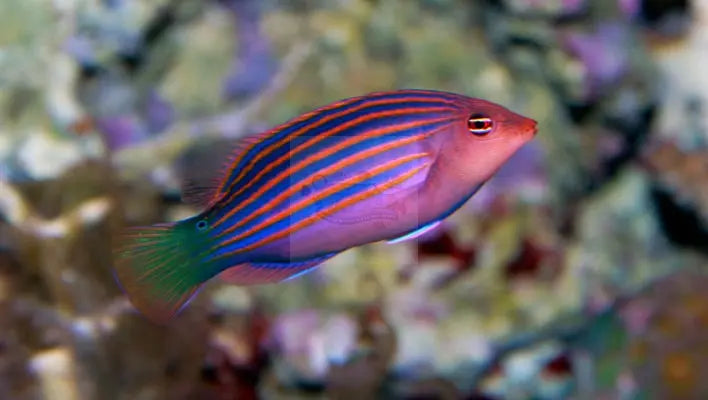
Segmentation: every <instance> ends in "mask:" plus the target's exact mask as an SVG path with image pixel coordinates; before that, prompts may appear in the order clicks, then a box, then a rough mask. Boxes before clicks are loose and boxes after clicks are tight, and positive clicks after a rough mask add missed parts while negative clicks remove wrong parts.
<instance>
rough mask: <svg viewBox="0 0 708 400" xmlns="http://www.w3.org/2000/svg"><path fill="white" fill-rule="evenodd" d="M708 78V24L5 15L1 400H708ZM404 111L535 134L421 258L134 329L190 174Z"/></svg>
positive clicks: (48, 1) (294, 2)
mask: <svg viewBox="0 0 708 400" xmlns="http://www.w3.org/2000/svg"><path fill="white" fill-rule="evenodd" d="M706 68H708V1H705V0H694V1H688V0H592V1H590V0H479V1H464V0H405V1H404V0H385V1H384V0H334V1H325V0H290V1H284V0H219V1H217V0H209V1H207V0H2V2H0V399H49V400H54V399H62V400H74V399H261V398H262V399H325V398H326V399H378V398H381V399H388V398H390V399H705V398H708V338H706V332H708V294H706V287H707V286H708V268H707V267H708V265H707V264H708V147H707V144H708V113H707V111H706V105H707V104H708V103H707V101H708V73H706ZM396 88H427V89H440V90H448V91H453V92H459V93H463V94H466V95H469V96H474V97H481V98H484V99H487V100H491V101H494V102H498V103H501V104H503V105H505V106H507V107H509V108H511V109H512V110H514V111H517V112H520V113H522V114H524V115H526V116H529V117H532V118H534V119H536V120H538V121H539V134H538V136H537V137H536V139H535V140H534V141H533V142H532V143H530V144H528V145H526V146H525V147H524V148H523V149H522V150H521V151H520V152H519V153H518V154H517V155H516V156H515V157H514V158H513V159H512V160H510V161H509V162H508V163H507V164H506V165H505V166H504V167H503V169H502V170H501V171H500V172H499V173H498V174H497V176H496V177H495V178H493V179H492V180H491V181H490V182H489V183H488V184H487V185H486V186H485V187H484V188H483V189H482V190H481V191H480V192H479V193H478V194H477V195H476V196H475V197H474V198H473V199H472V200H471V201H470V202H468V203H467V204H466V205H465V206H464V207H463V208H462V209H461V210H460V211H458V212H457V213H455V214H454V215H453V216H452V217H451V218H449V219H448V220H447V221H446V222H445V223H444V224H443V225H442V226H441V227H440V228H439V229H437V230H435V231H433V232H431V233H428V234H426V235H425V236H424V237H423V238H421V239H420V240H419V241H417V242H415V241H414V242H406V243H401V244H396V245H386V244H381V243H377V244H372V245H368V246H364V247H361V248H356V249H352V250H349V251H347V252H345V253H343V254H341V255H339V256H337V257H336V258H334V259H332V260H330V261H328V262H327V263H326V264H325V266H324V267H323V268H321V269H319V270H318V271H316V272H314V273H311V274H309V275H307V276H305V277H303V278H300V279H297V280H293V281H289V282H287V283H283V284H278V285H267V286H262V287H251V288H241V287H236V286H229V285H226V284H224V283H221V282H219V281H218V279H214V280H212V282H210V283H209V284H208V285H207V286H206V288H205V289H204V290H203V291H202V292H201V293H200V295H199V296H197V298H196V299H195V301H194V302H193V303H192V304H191V306H190V307H189V308H187V309H186V310H185V311H184V312H183V313H182V314H181V315H180V316H179V317H178V318H176V319H175V320H174V321H173V323H172V324H170V325H169V326H166V327H163V326H156V325H154V324H152V323H150V322H148V321H147V320H146V319H144V318H143V317H142V316H140V315H139V314H137V313H136V312H135V311H134V310H133V309H132V307H131V306H130V304H129V303H128V302H127V301H126V299H125V298H124V297H123V296H122V294H121V292H120V290H119V288H118V287H117V285H116V283H115V282H114V280H113V277H112V272H111V264H112V261H111V241H112V238H113V237H115V235H116V232H118V231H119V229H120V228H121V227H123V226H126V225H136V224H151V223H156V222H161V221H167V220H176V219H180V218H184V217H186V216H190V215H192V214H194V213H195V212H196V211H197V210H194V209H192V208H190V207H189V206H187V205H185V204H183V203H181V201H180V188H179V187H180V184H179V182H180V179H181V176H182V174H183V173H184V171H186V170H189V169H198V168H199V165H200V160H204V157H209V156H210V155H211V154H214V153H213V152H214V151H217V149H218V148H220V147H222V148H223V146H224V142H225V141H233V140H234V139H236V138H239V137H244V136H247V135H251V134H254V133H258V132H260V131H263V130H265V129H267V128H269V127H271V126H273V125H275V124H278V123H281V122H284V121H286V120H288V119H289V118H292V117H295V116H297V115H299V114H300V113H302V112H306V111H309V110H311V109H313V108H314V107H317V106H320V105H324V104H326V103H329V102H331V101H334V100H337V99H340V98H344V97H349V96H354V95H359V94H363V93H367V92H370V91H379V90H390V89H396Z"/></svg>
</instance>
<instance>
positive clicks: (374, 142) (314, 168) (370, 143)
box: [214, 114, 450, 235]
mask: <svg viewBox="0 0 708 400" xmlns="http://www.w3.org/2000/svg"><path fill="white" fill-rule="evenodd" d="M419 115H422V116H425V118H422V117H421V118H408V117H403V118H404V119H406V122H412V121H415V120H418V119H420V120H426V119H430V117H431V116H433V115H431V114H419ZM434 117H439V116H438V115H434ZM397 119H398V117H396V118H387V119H386V120H394V121H393V122H392V123H385V124H384V123H381V124H380V126H379V125H376V126H375V127H373V128H374V129H375V128H378V127H383V126H395V125H397V124H399V123H400V122H401V121H398V120H397ZM386 122H388V121H386ZM449 123H450V122H449V121H442V122H431V123H429V124H425V125H423V126H421V127H418V128H415V129H406V130H400V131H396V132H393V133H390V134H388V135H385V136H377V137H373V138H369V139H366V140H363V141H361V142H359V143H357V144H355V145H352V146H347V147H345V148H343V149H341V150H339V151H337V152H335V153H333V154H331V155H329V156H328V157H325V158H324V159H322V160H319V161H317V162H314V163H310V164H308V165H306V166H305V167H304V168H303V169H302V170H301V171H298V172H296V173H295V174H293V175H291V176H289V177H288V178H286V179H283V180H282V181H281V182H279V183H278V184H276V185H274V186H273V187H272V188H271V189H270V190H268V191H266V192H265V193H263V194H262V195H261V196H262V198H263V199H265V200H267V199H270V198H273V197H275V196H277V195H278V194H279V193H282V192H283V191H285V190H287V189H288V188H289V187H290V186H292V185H293V183H296V182H300V181H302V180H303V179H306V178H308V177H311V176H315V175H316V174H317V172H319V171H321V170H322V169H323V168H325V167H327V166H329V165H330V164H332V163H334V162H336V161H338V160H341V159H343V158H346V157H349V156H352V155H354V154H357V153H359V152H362V151H365V150H367V149H369V148H372V147H375V146H379V145H384V144H387V143H391V142H395V141H396V140H399V139H400V138H403V137H409V136H411V135H417V134H420V133H421V132H422V131H432V130H435V129H438V128H441V127H443V126H444V125H446V124H449ZM351 129H352V130H358V129H365V131H368V130H369V129H372V127H364V128H360V126H356V127H352V128H351ZM348 136H349V135H347V136H333V137H331V138H327V139H326V140H323V142H325V143H324V145H323V149H324V148H327V147H330V146H332V145H334V144H336V143H337V142H339V141H340V140H342V138H344V137H348ZM408 146H410V145H408ZM309 149H310V148H308V149H307V150H309ZM404 151H405V147H404V148H399V149H396V150H394V154H395V153H400V152H404ZM310 154H311V153H310V152H309V151H308V152H307V153H305V152H303V153H298V154H296V155H294V156H295V157H298V158H297V159H291V160H290V163H292V164H295V163H297V162H299V161H301V160H302V159H304V158H305V157H307V156H309V155H310ZM392 158H394V157H393V154H391V151H390V150H389V151H388V152H386V153H382V154H380V155H379V156H378V157H376V158H375V159H370V160H364V161H362V162H359V163H358V164H355V165H352V166H349V167H346V168H345V169H346V170H347V171H344V173H345V174H347V175H354V174H357V173H360V172H364V171H367V170H368V169H370V168H371V167H372V166H375V165H376V163H377V162H382V161H387V160H390V159H392ZM290 163H287V164H283V165H282V166H281V168H280V169H278V168H276V170H274V171H272V172H271V173H269V174H266V175H265V176H264V177H263V183H265V182H267V181H268V180H269V179H272V177H273V176H275V175H277V174H278V173H279V172H281V171H282V169H285V168H288V167H289V165H290ZM331 178H332V179H328V180H326V182H325V181H322V180H320V182H321V183H322V184H321V185H320V184H319V183H320V182H318V185H317V187H314V188H312V190H317V191H321V190H324V189H326V187H328V186H329V185H332V184H335V183H337V182H338V181H340V179H336V178H335V177H331ZM263 183H262V184H263ZM262 184H260V185H259V184H256V185H253V188H250V189H249V190H246V191H245V192H244V193H243V194H242V195H241V196H239V197H237V199H236V200H235V201H233V202H232V203H230V204H228V205H226V206H225V207H223V208H222V209H221V210H219V214H220V215H219V217H220V216H222V215H224V214H226V213H228V212H229V210H231V209H232V208H233V207H236V205H238V204H239V202H240V201H243V199H246V198H248V196H251V195H252V194H253V192H254V191H255V190H257V188H258V187H261V185H262ZM307 194H308V193H302V192H301V193H297V194H295V195H294V197H302V196H303V195H307ZM292 201H295V200H293V197H291V198H290V199H288V200H286V201H284V202H282V203H280V206H279V207H275V208H274V209H273V210H271V211H269V212H267V213H265V214H263V215H261V216H258V217H256V218H255V219H253V220H251V221H250V222H249V223H248V224H246V225H245V226H242V227H239V228H238V229H236V230H234V232H232V233H231V234H232V235H236V234H238V233H240V232H243V231H244V230H246V229H248V228H249V226H250V225H252V224H257V223H259V222H261V221H263V220H265V219H267V218H269V217H270V216H271V215H273V214H274V213H277V212H278V211H280V210H282V209H283V208H284V207H287V204H288V203H290V202H292ZM263 204H264V201H254V202H252V203H251V204H249V205H248V206H246V207H244V208H243V209H242V210H240V211H239V212H237V213H235V214H234V215H232V216H231V217H230V218H229V219H228V220H226V221H225V222H224V223H222V224H221V225H219V226H217V227H215V228H214V234H215V235H218V234H221V233H222V232H223V231H225V230H227V229H229V228H230V227H231V226H233V224H234V223H236V222H238V221H240V220H241V219H243V218H245V217H246V216H247V215H250V214H251V213H253V212H255V211H256V210H257V209H258V208H259V207H261V206H262V205H263Z"/></svg>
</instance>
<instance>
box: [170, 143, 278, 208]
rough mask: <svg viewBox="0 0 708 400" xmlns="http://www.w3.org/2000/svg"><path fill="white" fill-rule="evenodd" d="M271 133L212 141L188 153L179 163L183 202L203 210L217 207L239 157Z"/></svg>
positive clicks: (201, 144) (193, 148) (189, 150)
mask: <svg viewBox="0 0 708 400" xmlns="http://www.w3.org/2000/svg"><path fill="white" fill-rule="evenodd" d="M268 133H270V132H265V133H260V134H256V135H251V136H248V137H245V138H242V139H237V140H233V139H230V140H227V139H218V140H211V141H208V142H201V143H199V144H197V145H196V146H194V147H192V148H190V149H188V150H187V151H186V152H185V153H184V154H183V155H182V156H181V157H180V159H179V160H178V169H179V172H180V175H181V177H182V201H184V202H185V203H188V204H192V205H194V206H197V207H199V208H202V209H206V208H208V207H210V206H211V205H213V204H214V202H215V201H217V200H218V199H219V198H221V193H219V189H220V186H221V183H222V182H223V181H224V180H225V179H226V178H227V175H228V174H230V173H231V172H232V171H233V169H234V168H235V165H234V164H235V163H236V162H237V160H238V159H239V157H240V156H241V155H242V154H243V153H244V152H245V151H246V150H248V148H249V147H250V146H251V145H252V144H253V143H256V142H258V141H260V140H262V138H263V137H264V136H266V135H267V134H268Z"/></svg>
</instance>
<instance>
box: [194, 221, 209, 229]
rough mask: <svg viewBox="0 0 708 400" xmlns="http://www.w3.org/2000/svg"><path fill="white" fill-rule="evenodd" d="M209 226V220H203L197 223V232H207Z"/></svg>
mask: <svg viewBox="0 0 708 400" xmlns="http://www.w3.org/2000/svg"><path fill="white" fill-rule="evenodd" d="M208 226H209V224H208V223H207V220H205V219H203V220H201V221H199V222H197V230H198V231H203V230H205V229H206V228H207V227H208Z"/></svg>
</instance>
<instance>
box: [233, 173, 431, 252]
mask: <svg viewBox="0 0 708 400" xmlns="http://www.w3.org/2000/svg"><path fill="white" fill-rule="evenodd" d="M429 165H430V162H428V163H426V164H425V165H422V166H420V167H416V168H414V169H412V170H410V171H408V172H404V173H403V174H401V175H399V176H398V177H396V178H394V179H392V180H390V181H388V182H386V183H384V184H382V185H379V186H376V187H374V188H372V189H368V190H366V191H364V192H362V193H359V194H358V195H356V196H352V197H350V198H348V199H344V200H341V201H340V202H338V203H337V204H335V205H333V206H332V207H330V208H328V209H325V210H322V211H320V212H318V213H316V214H313V215H310V216H309V217H307V218H304V219H302V220H301V221H300V222H297V223H295V224H293V225H291V226H290V227H288V228H286V229H285V230H282V231H280V232H278V233H276V234H273V235H271V236H268V237H265V238H263V239H261V240H259V241H257V242H255V243H252V244H250V245H248V246H245V247H243V248H240V249H237V250H234V251H232V252H229V253H226V254H224V255H223V256H220V257H219V258H221V257H228V256H231V255H233V254H237V253H242V252H245V251H249V250H253V249H255V248H257V247H260V246H263V245H266V244H268V243H272V242H274V241H276V240H278V239H281V238H283V237H285V236H288V235H289V234H291V233H293V232H295V231H297V230H299V229H302V228H305V227H306V226H308V225H312V224H313V223H315V222H316V221H317V220H319V219H322V218H325V217H327V216H329V215H332V214H334V213H335V212H337V211H340V210H342V209H344V208H346V207H349V206H351V205H353V204H356V203H357V202H359V201H362V200H365V199H367V198H369V197H371V196H373V195H375V194H376V193H377V192H383V191H385V190H388V189H390V188H392V187H394V186H396V185H399V184H401V183H403V182H405V181H406V180H407V179H409V178H411V177H413V176H414V175H415V174H417V173H418V172H420V171H421V170H423V169H424V168H426V167H428V166H429Z"/></svg>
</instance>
